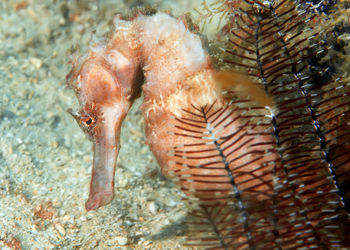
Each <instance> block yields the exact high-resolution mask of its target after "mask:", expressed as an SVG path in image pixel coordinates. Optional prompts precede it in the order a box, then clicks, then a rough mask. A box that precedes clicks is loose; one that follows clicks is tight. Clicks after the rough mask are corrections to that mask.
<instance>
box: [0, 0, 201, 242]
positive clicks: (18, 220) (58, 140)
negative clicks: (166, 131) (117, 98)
mask: <svg viewBox="0 0 350 250" xmlns="http://www.w3.org/2000/svg"><path fill="white" fill-rule="evenodd" d="M140 2H143V3H146V4H150V5H151V6H153V7H156V8H157V9H160V10H172V13H173V14H174V15H177V16H178V15H181V14H182V13H185V12H188V11H190V10H192V9H193V8H194V7H195V6H198V5H199V3H200V2H201V1H200V0H196V1H185V0H184V1H159V0H158V1H157V0H153V1H137V0H135V1H133V0H124V1H121V0H114V1H113V0H106V1H102V0H99V1H93V0H85V1H83V0H74V1H68V0H67V1H58V0H46V1H36V0H27V1H12V0H2V1H1V2H0V248H1V249H21V248H22V249H72V248H81V249H176V248H178V249H180V248H181V249H183V247H182V245H181V244H182V242H183V236H182V235H181V226H179V225H181V223H182V221H183V219H184V216H185V215H186V208H185V206H184V204H183V203H182V201H181V196H182V194H181V192H180V191H179V190H178V189H177V188H176V187H175V185H174V184H172V183H171V182H169V181H167V180H166V179H165V178H164V177H162V175H161V174H160V173H159V170H158V166H157V163H156V161H155V160H154V158H153V156H152V155H151V153H150V151H149V149H148V147H147V146H146V145H145V144H144V141H145V137H144V133H143V119H142V114H141V112H140V110H139V109H138V107H139V105H140V103H141V101H142V100H138V101H137V102H136V103H135V104H134V107H133V108H132V110H131V111H130V112H129V115H128V116H127V118H126V120H125V122H124V124H123V128H122V136H121V145H122V149H121V152H120V156H119V159H118V169H117V171H116V184H115V186H116V197H115V199H114V201H113V202H112V203H111V204H110V205H108V206H106V207H103V208H101V209H98V210H97V211H91V212H86V211H85V208H84V203H85V201H86V199H87V195H88V188H89V181H90V171H91V164H92V150H91V142H89V141H88V139H87V138H86V137H85V135H84V134H83V132H82V131H81V130H80V128H79V127H78V125H77V124H76V123H75V121H74V119H73V118H72V117H71V116H70V115H69V114H68V113H67V112H66V110H67V109H68V108H73V109H74V110H77V109H78V103H77V99H76V97H75V95H74V93H73V91H72V90H71V89H69V88H67V86H66V84H65V76H66V74H67V73H68V72H69V70H70V65H69V64H68V61H69V58H70V54H71V52H70V51H71V48H72V47H73V46H76V45H79V46H80V48H81V50H82V51H84V50H85V51H86V48H87V46H88V45H89V43H90V41H91V37H92V34H93V33H95V34H96V36H97V37H99V36H102V34H104V33H106V32H107V31H108V30H109V27H110V26H109V25H110V23H111V20H112V17H113V14H114V13H117V12H119V13H128V12H129V11H130V9H131V8H132V7H133V6H137V5H138V4H140Z"/></svg>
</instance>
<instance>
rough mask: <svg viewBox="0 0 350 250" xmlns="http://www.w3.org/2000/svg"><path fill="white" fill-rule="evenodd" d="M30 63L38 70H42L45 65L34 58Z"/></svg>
mask: <svg viewBox="0 0 350 250" xmlns="http://www.w3.org/2000/svg"><path fill="white" fill-rule="evenodd" d="M30 62H31V63H32V64H33V66H34V67H35V68H36V69H40V68H41V65H42V64H43V62H42V61H41V60H40V59H39V58H36V57H33V58H32V59H31V60H30Z"/></svg>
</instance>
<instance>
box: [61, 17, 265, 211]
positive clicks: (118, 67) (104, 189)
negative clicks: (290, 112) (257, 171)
mask: <svg viewBox="0 0 350 250" xmlns="http://www.w3.org/2000/svg"><path fill="white" fill-rule="evenodd" d="M182 20H183V19H181V18H179V19H175V18H172V17H170V16H169V15H167V14H163V13H157V14H155V15H153V16H145V15H142V14H139V15H137V16H136V17H134V18H132V19H131V20H122V19H121V18H120V17H119V16H116V17H115V18H114V24H115V31H114V33H113V35H112V37H111V38H110V40H109V41H108V42H107V43H106V44H103V45H101V44H99V45H97V46H96V47H94V48H92V49H91V50H90V52H89V55H87V56H85V57H83V58H81V59H78V60H76V61H75V62H73V69H72V70H71V72H70V73H69V75H68V76H67V82H68V83H69V84H70V85H71V86H72V87H73V88H74V90H75V91H76V94H77V96H78V99H79V102H80V106H81V110H80V112H78V113H74V112H72V114H73V115H74V117H75V118H76V120H77V121H78V123H79V124H80V126H81V127H82V129H83V130H84V131H85V132H87V134H88V135H89V137H90V138H91V139H92V141H93V142H94V163H93V169H92V179H91V186H90V195H89V199H88V201H87V202H86V209H87V210H91V209H97V208H98V207H100V206H103V205H106V204H108V203H110V202H111V201H112V199H113V196H114V191H113V190H114V171H115V165H116V159H117V156H118V150H119V147H120V146H119V134H120V127H121V123H122V122H123V119H124V117H125V115H126V114H127V112H128V110H129V108H130V107H131V105H132V102H133V100H134V99H135V98H136V97H138V96H139V94H140V91H141V84H142V81H143V75H144V76H145V79H146V80H145V84H144V85H143V93H144V103H143V105H142V107H141V109H142V110H143V112H144V115H145V119H146V134H147V142H146V143H147V144H148V145H149V146H150V148H151V150H152V152H153V153H154V155H155V156H156V158H157V160H158V162H159V165H160V166H161V168H162V171H163V173H165V174H166V175H168V173H169V172H172V171H174V169H173V166H172V164H171V163H172V158H173V157H172V156H169V152H170V151H172V150H173V149H174V148H175V147H177V146H178V145H184V144H187V143H189V142H190V141H191V139H186V138H183V137H181V136H177V135H176V134H175V133H169V132H171V131H174V128H173V122H172V121H173V117H179V116H180V115H181V113H182V111H183V110H184V109H186V108H191V107H192V106H205V105H208V104H213V106H215V108H216V109H217V108H218V107H223V106H225V105H227V101H226V100H224V99H223V98H222V96H221V91H222V90H227V89H230V88H231V89H232V85H230V84H231V81H232V77H233V78H235V77H237V78H238V79H240V80H239V81H238V84H237V86H240V87H239V88H241V89H242V88H243V89H245V91H248V93H249V92H250V93H253V92H255V91H257V90H258V92H259V93H260V94H262V95H264V94H263V92H262V91H260V90H259V88H256V89H255V87H254V85H252V84H250V83H249V81H248V80H246V79H242V78H241V77H238V75H234V74H233V73H228V72H226V73H223V72H221V73H217V72H216V71H215V70H214V69H213V67H212V64H211V60H210V57H209V56H208V55H207V53H206V52H205V50H204V49H203V47H202V44H201V40H200V38H199V37H198V36H197V35H195V34H193V33H191V32H190V31H189V30H188V29H187V27H186V24H185V23H184V22H183V21H182ZM228 82H229V84H228ZM228 85H229V86H228ZM252 95H253V96H254V94H252ZM255 96H256V97H257V100H258V102H260V104H262V105H271V101H270V100H269V98H267V97H263V98H261V95H260V97H258V96H259V95H256V94H255ZM259 98H260V99H259ZM225 112H226V113H227V114H229V112H230V109H227V111H225ZM232 126H240V121H237V123H235V124H232ZM229 129H232V128H227V129H226V130H225V131H222V132H221V136H223V135H224V134H227V133H229ZM267 137H269V136H265V138H264V137H262V138H259V139H254V142H255V143H256V142H258V141H261V140H265V139H266V138H267ZM254 142H250V143H251V144H253V143H254ZM264 147H265V146H264ZM264 150H265V149H264ZM242 160H244V159H242ZM199 161H202V163H203V160H201V159H199ZM204 161H205V160H204ZM197 164H199V162H197ZM175 168H176V167H175ZM250 170H251V169H249V168H248V169H247V170H246V171H250ZM219 172H220V171H219ZM224 178H226V177H224ZM242 178H244V177H242ZM220 185H227V184H219V185H218V186H220ZM219 189H220V187H219ZM263 189H264V188H263Z"/></svg>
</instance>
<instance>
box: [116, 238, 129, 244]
mask: <svg viewBox="0 0 350 250" xmlns="http://www.w3.org/2000/svg"><path fill="white" fill-rule="evenodd" d="M115 239H116V240H117V241H118V244H119V245H121V246H125V245H126V244H127V243H128V238H126V237H116V238H115Z"/></svg>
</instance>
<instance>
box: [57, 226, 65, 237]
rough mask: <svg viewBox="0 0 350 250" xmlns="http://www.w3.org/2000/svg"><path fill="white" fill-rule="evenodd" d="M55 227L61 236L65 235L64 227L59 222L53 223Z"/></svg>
mask: <svg viewBox="0 0 350 250" xmlns="http://www.w3.org/2000/svg"><path fill="white" fill-rule="evenodd" d="M55 228H56V229H57V231H58V232H59V233H60V235H62V236H65V235H66V230H65V229H64V227H63V226H62V225H61V224H59V223H57V224H55Z"/></svg>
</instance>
